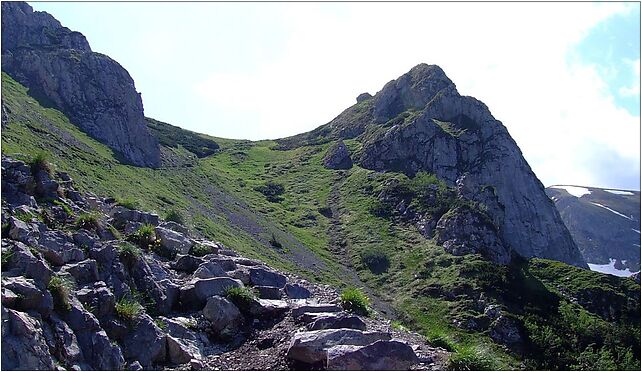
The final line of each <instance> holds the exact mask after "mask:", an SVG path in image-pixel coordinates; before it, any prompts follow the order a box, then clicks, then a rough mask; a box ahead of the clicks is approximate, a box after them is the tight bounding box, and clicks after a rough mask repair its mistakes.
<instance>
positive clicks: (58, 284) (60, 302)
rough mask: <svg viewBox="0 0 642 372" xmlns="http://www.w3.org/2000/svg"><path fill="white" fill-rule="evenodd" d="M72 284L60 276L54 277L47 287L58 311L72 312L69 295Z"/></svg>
mask: <svg viewBox="0 0 642 372" xmlns="http://www.w3.org/2000/svg"><path fill="white" fill-rule="evenodd" d="M72 287H73V286H72V284H71V282H69V281H68V280H67V279H64V278H62V277H60V276H52V277H51V279H50V280H49V284H48V285H47V289H49V292H51V295H52V297H53V300H54V306H55V307H56V309H58V310H65V311H69V310H71V304H70V303H69V294H70V293H71V289H72Z"/></svg>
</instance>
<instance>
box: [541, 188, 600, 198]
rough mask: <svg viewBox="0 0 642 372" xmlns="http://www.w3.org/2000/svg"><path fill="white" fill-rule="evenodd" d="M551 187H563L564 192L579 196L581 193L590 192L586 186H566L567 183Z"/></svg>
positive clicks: (586, 193) (587, 193)
mask: <svg viewBox="0 0 642 372" xmlns="http://www.w3.org/2000/svg"><path fill="white" fill-rule="evenodd" d="M551 188H553V189H564V190H566V192H568V193H569V194H571V195H573V196H575V197H577V198H581V197H582V195H589V194H591V190H589V189H587V188H586V187H579V186H568V185H555V186H551Z"/></svg>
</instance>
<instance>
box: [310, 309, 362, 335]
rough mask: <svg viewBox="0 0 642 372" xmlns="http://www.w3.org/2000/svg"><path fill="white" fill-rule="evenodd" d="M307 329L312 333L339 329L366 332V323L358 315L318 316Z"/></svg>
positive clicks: (334, 314) (333, 314)
mask: <svg viewBox="0 0 642 372" xmlns="http://www.w3.org/2000/svg"><path fill="white" fill-rule="evenodd" d="M322 314H323V313H322ZM307 328H308V329H309V330H311V331H316V330H321V329H339V328H351V329H358V330H361V331H365V330H366V323H364V321H363V320H361V318H359V317H358V316H356V315H348V314H345V313H338V314H336V313H332V314H329V315H320V316H317V317H316V318H315V319H314V320H313V321H312V322H311V323H310V324H308V325H307Z"/></svg>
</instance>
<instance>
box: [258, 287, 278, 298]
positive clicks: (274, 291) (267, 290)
mask: <svg viewBox="0 0 642 372" xmlns="http://www.w3.org/2000/svg"><path fill="white" fill-rule="evenodd" d="M254 290H255V291H257V292H258V296H259V298H263V299H266V300H280V299H281V289H280V288H277V287H268V286H256V287H254Z"/></svg>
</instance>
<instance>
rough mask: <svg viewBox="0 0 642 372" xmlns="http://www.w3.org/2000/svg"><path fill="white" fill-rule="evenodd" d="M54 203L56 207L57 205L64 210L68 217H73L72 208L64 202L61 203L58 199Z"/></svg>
mask: <svg viewBox="0 0 642 372" xmlns="http://www.w3.org/2000/svg"><path fill="white" fill-rule="evenodd" d="M53 203H54V204H55V205H57V206H59V207H61V208H62V210H63V211H64V212H65V214H66V215H67V216H68V217H71V216H73V215H74V211H72V210H71V207H69V206H68V205H67V203H64V202H62V201H60V200H57V199H56V200H54V201H53Z"/></svg>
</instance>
